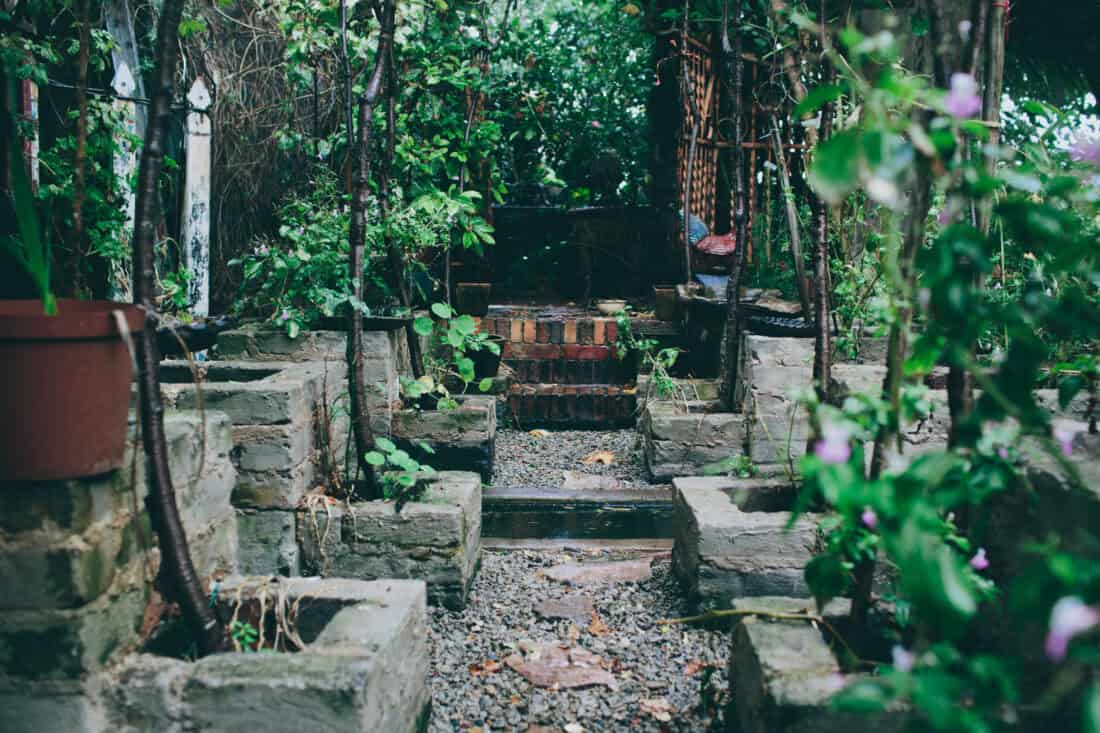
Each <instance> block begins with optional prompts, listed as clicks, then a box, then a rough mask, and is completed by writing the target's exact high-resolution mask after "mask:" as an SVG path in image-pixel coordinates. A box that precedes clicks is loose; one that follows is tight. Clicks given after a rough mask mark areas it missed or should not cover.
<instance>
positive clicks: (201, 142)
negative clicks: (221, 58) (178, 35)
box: [180, 77, 212, 316]
mask: <svg viewBox="0 0 1100 733" xmlns="http://www.w3.org/2000/svg"><path fill="white" fill-rule="evenodd" d="M210 102H211V97H210V90H209V89H208V88H207V86H206V82H205V81H204V80H203V78H202V77H199V78H198V79H196V80H195V83H194V84H192V85H191V91H190V92H188V93H187V104H188V107H189V108H190V110H189V111H188V113H187V167H186V169H185V179H184V189H183V217H182V225H181V227H180V245H181V246H180V253H181V259H182V262H181V263H180V264H181V265H182V266H183V267H186V268H187V269H189V270H190V271H191V275H192V279H191V282H190V284H189V286H188V296H189V300H190V301H191V313H192V315H195V316H207V315H210V184H211V179H210V169H211V162H212V161H211V147H210V135H211V124H210V116H209V115H208V114H207V111H208V110H209V109H210Z"/></svg>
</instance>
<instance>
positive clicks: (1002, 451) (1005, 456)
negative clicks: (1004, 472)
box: [997, 445, 1008, 461]
mask: <svg viewBox="0 0 1100 733" xmlns="http://www.w3.org/2000/svg"><path fill="white" fill-rule="evenodd" d="M997 455H999V456H1000V457H1001V460H1002V461H1007V460H1008V448H1005V447H1004V446H1003V445H1002V446H1001V447H1000V448H998V449H997Z"/></svg>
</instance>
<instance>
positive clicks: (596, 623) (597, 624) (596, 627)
mask: <svg viewBox="0 0 1100 733" xmlns="http://www.w3.org/2000/svg"><path fill="white" fill-rule="evenodd" d="M588 633H590V634H592V635H593V636H607V635H608V634H610V633H611V627H610V626H608V625H607V624H605V623H604V622H603V619H601V618H600V617H599V615H598V614H596V613H595V612H593V613H592V623H590V624H588Z"/></svg>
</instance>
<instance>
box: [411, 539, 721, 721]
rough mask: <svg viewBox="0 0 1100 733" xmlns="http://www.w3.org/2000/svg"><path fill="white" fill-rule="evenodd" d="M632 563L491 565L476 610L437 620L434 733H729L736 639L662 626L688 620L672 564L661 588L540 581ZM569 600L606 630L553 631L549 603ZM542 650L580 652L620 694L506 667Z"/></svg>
mask: <svg viewBox="0 0 1100 733" xmlns="http://www.w3.org/2000/svg"><path fill="white" fill-rule="evenodd" d="M622 557H624V556H622V555H619V556H615V557H613V556H611V555H609V554H607V553H606V552H604V551H595V552H588V553H583V554H578V553H569V554H560V553H546V552H529V551H524V552H510V553H492V552H485V553H483V555H482V565H481V571H480V573H479V575H478V578H477V580H476V581H475V584H474V589H473V591H472V592H471V598H470V603H469V605H468V606H467V608H466V610H465V611H463V612H462V613H453V612H448V611H446V610H443V609H433V610H432V612H431V616H432V630H431V642H432V681H431V683H432V694H433V709H432V719H431V725H430V727H429V731H431V733H442V732H443V731H468V730H471V729H480V730H481V731H483V732H484V733H489V732H490V731H492V732H493V733H496V732H498V731H516V732H518V733H525V732H526V731H528V730H532V731H540V732H541V731H545V733H551V732H553V733H582V731H583V732H584V733H597V732H601V733H602V732H603V731H609V732H610V731H627V730H629V731H662V732H663V731H684V732H687V731H692V732H693V733H701V732H705V731H720V730H724V728H723V713H724V706H725V698H726V666H725V665H726V663H727V658H728V648H729V641H728V635H727V634H724V633H719V632H713V631H703V630H699V629H693V628H689V627H679V626H673V627H660V626H658V625H657V623H656V622H657V620H659V619H662V618H670V617H676V616H680V615H682V614H683V613H684V612H685V609H684V608H682V606H681V601H680V598H679V593H678V591H677V589H676V587H675V581H674V579H673V578H672V577H671V574H670V568H669V562H668V560H667V559H658V560H657V561H656V562H654V564H653V577H652V579H650V580H648V581H644V582H642V583H623V584H616V585H607V586H600V587H592V586H588V587H581V588H571V587H568V586H565V585H562V584H561V583H558V582H555V581H551V580H549V579H547V578H544V577H542V576H540V575H539V574H538V571H539V569H541V568H548V567H550V566H552V565H555V564H559V563H566V562H582V561H583V562H591V561H606V560H609V559H621V558H622ZM569 595H585V596H588V597H590V598H591V599H592V600H593V601H594V604H595V607H596V611H597V613H598V617H599V619H600V621H602V624H591V625H590V624H585V623H584V622H579V623H574V622H572V621H568V620H546V619H542V618H540V617H539V616H538V615H537V614H536V613H535V611H534V608H535V606H537V605H538V604H539V603H541V602H542V601H545V600H546V599H550V598H562V597H565V596H569ZM531 642H536V643H544V642H560V643H564V644H571V645H573V646H577V647H581V648H583V649H585V650H587V651H589V652H591V653H593V654H596V655H599V656H600V657H601V658H603V659H604V660H605V662H606V663H605V664H604V665H603V667H604V668H607V669H610V671H611V672H612V674H613V675H614V678H615V681H616V686H617V689H609V688H607V687H603V686H594V687H585V688H577V689H562V690H553V689H549V688H540V687H535V686H533V685H531V684H530V683H528V682H527V680H526V679H524V678H523V677H522V676H520V675H519V674H518V673H516V672H515V671H513V670H512V669H510V668H509V667H508V666H507V665H506V664H503V662H504V659H505V657H507V656H508V655H510V654H512V653H513V652H514V651H515V650H516V648H517V647H519V648H524V647H528V646H529V645H530V644H531ZM498 663H500V664H498ZM704 688H705V690H706V692H707V695H706V698H707V700H706V702H704V695H703V694H702V693H703V690H704ZM654 711H656V713H655V712H654ZM662 711H664V712H663V713H662ZM659 717H666V718H670V719H669V720H667V721H666V722H662V721H661V720H659ZM538 726H545V728H539V727H538Z"/></svg>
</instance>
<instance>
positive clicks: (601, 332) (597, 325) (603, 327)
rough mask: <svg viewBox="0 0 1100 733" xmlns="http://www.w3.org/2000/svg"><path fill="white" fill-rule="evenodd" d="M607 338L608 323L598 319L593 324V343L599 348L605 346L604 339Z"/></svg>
mask: <svg viewBox="0 0 1100 733" xmlns="http://www.w3.org/2000/svg"><path fill="white" fill-rule="evenodd" d="M606 338H607V321H605V320H604V319H603V318H597V319H596V320H595V321H593V322H592V343H594V344H596V345H597V346H602V345H603V344H604V339H606Z"/></svg>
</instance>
